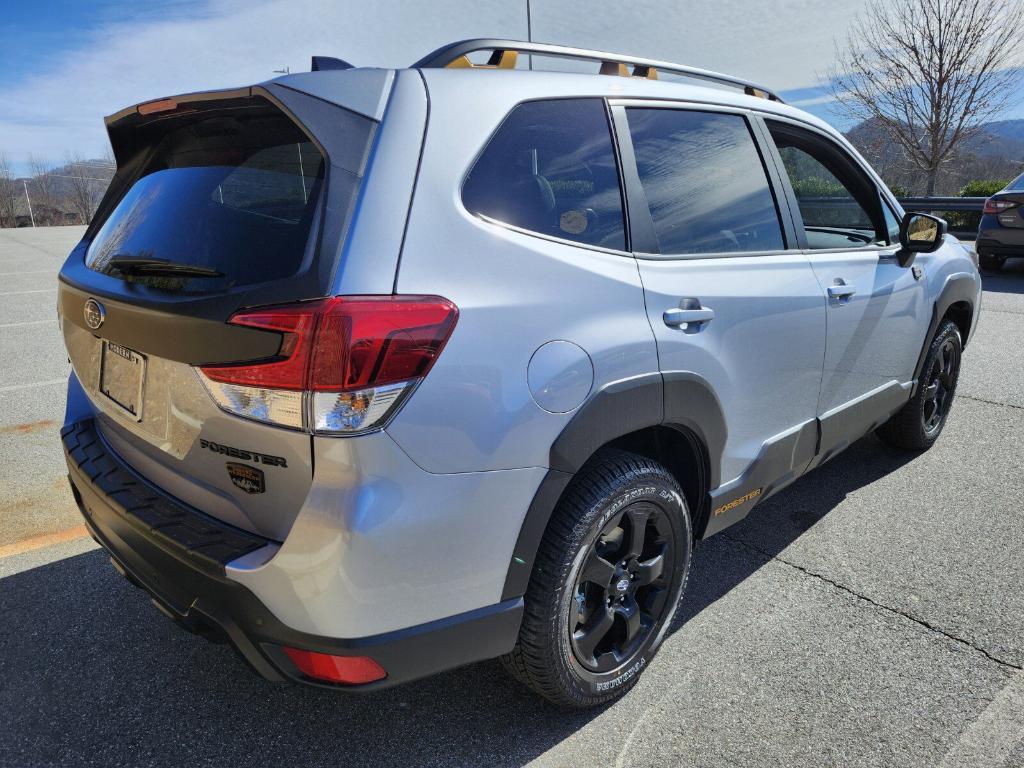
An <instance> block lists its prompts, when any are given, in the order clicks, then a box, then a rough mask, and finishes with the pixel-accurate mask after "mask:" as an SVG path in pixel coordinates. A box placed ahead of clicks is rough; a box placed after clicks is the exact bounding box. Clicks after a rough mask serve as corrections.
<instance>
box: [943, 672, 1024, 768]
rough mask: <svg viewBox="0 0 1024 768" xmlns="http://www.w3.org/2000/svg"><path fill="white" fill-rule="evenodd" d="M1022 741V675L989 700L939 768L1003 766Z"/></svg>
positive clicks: (1012, 679) (1023, 735)
mask: <svg viewBox="0 0 1024 768" xmlns="http://www.w3.org/2000/svg"><path fill="white" fill-rule="evenodd" d="M1022 739H1024V672H1018V673H1017V674H1015V675H1014V676H1013V677H1011V678H1010V682H1009V683H1007V684H1006V686H1005V687H1004V688H1003V690H1001V691H1000V692H999V693H997V694H996V697H995V698H994V699H992V703H990V704H989V705H988V706H987V707H986V708H985V709H984V710H983V711H982V713H981V714H980V715H978V716H977V717H976V718H975V719H974V722H972V723H970V724H969V725H968V726H967V727H966V728H965V729H964V731H963V733H961V734H960V740H959V741H957V743H956V744H954V745H953V748H952V749H950V750H949V752H947V753H946V756H945V757H944V758H942V762H941V763H939V768H952V766H960V765H970V766H972V768H988V767H989V766H992V768H995V766H1003V765H1006V761H1007V760H1008V759H1009V757H1010V755H1011V754H1012V753H1013V749H1014V747H1016V746H1017V744H1019V743H1020V741H1021V740H1022Z"/></svg>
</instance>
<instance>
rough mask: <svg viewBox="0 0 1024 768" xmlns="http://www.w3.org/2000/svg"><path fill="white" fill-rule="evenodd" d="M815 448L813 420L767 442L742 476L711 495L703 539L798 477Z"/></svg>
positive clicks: (815, 437) (722, 528) (816, 423)
mask: <svg viewBox="0 0 1024 768" xmlns="http://www.w3.org/2000/svg"><path fill="white" fill-rule="evenodd" d="M817 445H818V420H817V419H810V420H808V421H805V422H804V423H803V424H801V425H799V426H797V427H795V428H794V429H791V430H790V431H788V432H785V433H783V434H781V435H778V436H776V437H774V438H772V439H771V440H769V441H767V442H766V443H765V444H764V445H763V446H762V447H761V451H760V453H759V454H758V457H757V458H756V459H755V460H754V461H753V463H751V465H750V466H749V467H748V468H747V470H746V471H745V472H744V473H743V474H742V475H740V476H739V477H738V478H736V479H735V480H733V481H731V482H729V483H726V484H725V485H723V486H722V487H721V488H716V489H715V490H713V491H711V494H710V495H711V511H710V514H709V517H708V524H707V527H705V529H704V536H703V538H705V539H706V538H707V537H708V536H713V535H714V534H716V533H718V532H719V531H722V530H725V529H726V528H728V527H729V526H730V525H733V524H734V523H738V522H739V521H740V520H742V519H743V518H744V517H746V516H747V515H748V514H749V513H750V511H751V510H752V509H753V508H754V507H755V506H756V505H757V504H758V503H759V502H761V501H763V500H764V499H766V498H768V497H769V496H771V495H772V494H773V493H775V492H777V491H780V490H782V489H783V488H785V487H786V486H787V485H789V484H790V483H792V482H793V481H794V480H796V479H797V478H798V477H800V476H801V475H802V474H803V473H804V472H805V471H806V469H807V465H808V464H809V463H810V462H811V460H812V459H813V458H814V454H815V451H816V448H817Z"/></svg>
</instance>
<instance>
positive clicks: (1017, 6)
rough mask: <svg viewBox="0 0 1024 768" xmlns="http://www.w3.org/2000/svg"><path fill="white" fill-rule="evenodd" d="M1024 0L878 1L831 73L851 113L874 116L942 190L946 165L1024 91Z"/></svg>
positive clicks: (930, 187)
mask: <svg viewBox="0 0 1024 768" xmlns="http://www.w3.org/2000/svg"><path fill="white" fill-rule="evenodd" d="M1021 19H1024V0H891V1H890V2H886V1H885V0H869V3H868V5H867V7H866V8H865V10H864V12H863V13H862V14H861V15H860V16H859V17H858V18H857V20H856V21H855V22H854V24H853V26H852V28H851V29H850V32H849V34H848V37H847V41H846V49H847V50H846V53H845V54H841V55H840V57H839V59H838V60H837V63H836V67H835V69H834V71H833V73H832V78H831V80H832V92H833V95H834V96H835V97H836V99H837V100H838V101H839V104H840V107H841V109H842V110H843V111H844V112H845V113H846V115H847V116H848V117H851V118H854V119H858V120H872V121H874V122H876V123H878V124H879V125H881V127H882V128H883V129H884V130H885V132H886V134H887V135H888V136H889V138H890V139H891V140H892V141H893V142H894V143H895V144H896V145H897V146H899V147H900V149H902V150H903V152H904V154H905V155H906V156H907V158H908V159H909V160H910V161H911V162H912V163H913V165H914V166H915V167H916V168H918V169H920V171H923V172H924V174H925V177H926V179H927V182H926V186H925V193H926V194H928V195H932V194H934V193H935V180H936V177H937V175H938V172H939V169H940V168H941V167H942V165H943V164H944V163H946V162H948V161H949V160H951V159H952V158H953V157H954V155H955V152H956V149H957V147H958V146H959V145H960V144H961V143H962V142H963V141H964V139H966V138H968V137H970V136H971V135H973V134H974V133H975V132H976V131H977V129H978V127H979V126H980V124H981V123H983V122H985V121H986V120H988V119H990V118H991V117H993V116H995V115H996V114H998V113H999V112H1001V111H1002V110H1003V109H1005V108H1006V106H1008V104H1009V103H1010V101H1011V100H1012V99H1015V98H1017V97H1019V92H1020V88H1019V77H1020V74H1019V72H1015V71H1014V70H1013V69H1012V67H1013V66H1015V65H1018V64H1020V58H1021V53H1022V50H1024V24H1022V23H1021Z"/></svg>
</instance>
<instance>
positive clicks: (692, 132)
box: [626, 109, 785, 254]
mask: <svg viewBox="0 0 1024 768" xmlns="http://www.w3.org/2000/svg"><path fill="white" fill-rule="evenodd" d="M626 114H627V116H628V118H629V131H630V134H631V135H632V138H633V146H634V151H635V153H636V167H637V172H638V173H639V175H640V183H641V184H642V185H643V188H644V193H645V194H646V196H647V204H648V206H649V207H650V210H651V218H652V219H653V220H654V230H655V232H656V233H657V235H658V243H659V245H660V247H661V252H662V253H664V254H687V253H734V252H744V251H775V250H781V249H783V248H785V242H784V241H783V237H782V226H781V224H780V223H779V215H778V211H777V209H776V205H775V198H774V196H773V195H772V192H771V188H770V187H769V186H768V176H767V174H766V172H765V169H764V165H763V164H762V162H761V156H760V154H759V153H758V151H757V146H756V145H755V143H754V139H753V136H751V134H750V129H749V128H748V127H747V122H746V120H745V119H744V118H743V117H741V116H740V115H729V114H720V113H714V112H695V111H690V110H674V109H628V110H626Z"/></svg>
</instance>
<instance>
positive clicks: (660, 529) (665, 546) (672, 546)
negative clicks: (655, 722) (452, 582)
mask: <svg viewBox="0 0 1024 768" xmlns="http://www.w3.org/2000/svg"><path fill="white" fill-rule="evenodd" d="M641 520H642V521H643V523H642V527H638V526H637V524H636V521H641ZM692 530H693V529H692V524H691V520H690V513H689V510H688V509H687V505H686V500H685V499H684V497H683V493H682V491H681V490H680V488H679V484H678V483H677V482H676V480H675V478H674V477H673V476H672V474H671V473H670V472H669V471H668V470H667V469H665V468H664V467H663V466H661V465H660V464H658V463H657V462H655V461H652V460H651V459H648V458H645V457H643V456H638V455H636V454H632V453H627V452H624V451H617V450H616V451H611V450H608V451H601V452H599V453H598V454H597V455H596V456H595V457H594V458H593V459H591V460H590V461H589V462H588V463H587V464H586V466H584V467H583V469H581V470H580V472H579V473H578V474H577V476H576V477H575V478H574V479H573V481H572V483H571V484H570V486H569V488H568V489H567V490H566V492H565V494H564V495H563V497H562V499H561V500H560V501H559V503H558V506H557V507H556V508H555V511H554V513H553V514H552V516H551V521H550V522H549V523H548V528H547V531H546V532H545V534H544V538H543V540H542V541H541V544H540V548H539V549H538V552H537V558H536V561H535V564H534V569H533V574H532V576H531V578H530V583H529V586H528V588H527V591H526V596H525V611H524V615H523V622H522V625H521V627H520V632H519V639H518V640H517V642H516V645H515V647H514V648H513V649H512V651H511V652H510V653H508V654H507V655H505V656H503V657H502V658H501V661H502V664H503V665H504V667H505V669H506V670H507V671H508V672H509V673H510V674H511V675H512V676H513V677H515V678H516V679H518V680H519V681H521V682H522V683H524V684H525V685H527V686H528V687H530V688H531V689H533V690H534V691H535V692H537V693H539V694H540V695H541V696H543V697H545V698H546V699H548V700H549V701H552V702H554V703H555V704H558V705H560V706H564V707H574V708H582V707H591V706H596V705H598V704H603V703H605V702H608V701H611V700H613V699H616V698H619V697H620V696H622V695H624V694H625V693H626V692H627V691H628V690H629V689H630V688H632V687H633V685H635V684H636V682H637V679H638V677H639V674H640V672H641V671H642V670H643V669H645V668H646V666H647V665H648V664H649V663H650V661H651V658H652V657H653V656H654V653H655V651H656V650H657V649H658V646H659V645H660V644H661V641H662V639H663V637H664V635H665V632H666V630H667V628H668V626H669V624H670V623H671V620H672V617H673V615H674V614H675V611H676V607H677V606H678V604H679V598H680V596H681V595H682V593H683V589H684V587H685V584H686V579H687V577H688V575H689V571H690V555H691V553H692V549H693V532H692ZM637 551H639V554H634V553H635V552H637ZM659 561H660V566H659V565H658V563H659ZM609 617H610V618H609Z"/></svg>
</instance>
